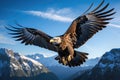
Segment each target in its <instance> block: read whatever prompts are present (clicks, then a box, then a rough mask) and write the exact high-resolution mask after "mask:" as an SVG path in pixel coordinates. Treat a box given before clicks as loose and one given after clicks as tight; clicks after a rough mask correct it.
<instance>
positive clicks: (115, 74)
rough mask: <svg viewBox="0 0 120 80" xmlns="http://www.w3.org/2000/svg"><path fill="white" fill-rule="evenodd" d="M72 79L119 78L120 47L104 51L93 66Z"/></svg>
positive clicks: (103, 79) (96, 79)
mask: <svg viewBox="0 0 120 80" xmlns="http://www.w3.org/2000/svg"><path fill="white" fill-rule="evenodd" d="M79 73H81V72H79ZM76 75H78V73H76ZM74 80H120V49H112V50H111V51H109V52H106V53H105V54H104V55H103V56H102V58H101V59H100V61H99V62H98V63H97V64H96V65H95V67H93V68H92V69H91V70H88V71H86V72H84V73H83V74H80V75H79V76H78V77H76V78H75V79H74Z"/></svg>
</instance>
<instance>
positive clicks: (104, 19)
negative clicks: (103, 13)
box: [101, 18, 113, 21]
mask: <svg viewBox="0 0 120 80" xmlns="http://www.w3.org/2000/svg"><path fill="white" fill-rule="evenodd" d="M111 19H113V18H102V19H101V20H103V21H106V20H111Z"/></svg>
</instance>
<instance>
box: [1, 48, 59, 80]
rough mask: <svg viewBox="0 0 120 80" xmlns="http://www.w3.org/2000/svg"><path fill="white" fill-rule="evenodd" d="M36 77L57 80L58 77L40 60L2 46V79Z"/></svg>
mask: <svg viewBox="0 0 120 80" xmlns="http://www.w3.org/2000/svg"><path fill="white" fill-rule="evenodd" d="M18 77H19V78H18ZM35 79H36V80H43V79H45V80H46V79H47V80H56V79H58V78H57V77H56V75H54V74H53V73H51V72H50V71H49V70H48V69H47V68H46V67H44V66H43V65H42V64H41V63H40V62H38V61H35V60H33V59H31V58H28V57H25V56H23V55H19V53H16V52H13V51H12V50H10V49H5V48H0V80H35Z"/></svg>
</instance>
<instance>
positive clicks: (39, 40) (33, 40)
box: [6, 24, 57, 51]
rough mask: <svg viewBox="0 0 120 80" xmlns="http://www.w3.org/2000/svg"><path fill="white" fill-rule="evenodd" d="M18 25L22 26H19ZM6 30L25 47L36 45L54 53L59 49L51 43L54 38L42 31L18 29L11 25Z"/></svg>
mask: <svg viewBox="0 0 120 80" xmlns="http://www.w3.org/2000/svg"><path fill="white" fill-rule="evenodd" d="M17 25H18V26H21V25H19V24H17ZM6 28H7V29H8V30H10V31H11V33H9V34H11V35H13V38H16V41H21V43H24V44H25V45H36V46H39V47H42V48H46V49H49V50H52V51H57V47H56V46H54V45H52V44H50V43H49V41H50V39H51V38H52V37H51V36H49V35H47V34H45V33H44V32H42V31H40V30H37V29H33V28H25V27H19V28H18V27H14V26H11V25H9V27H6Z"/></svg>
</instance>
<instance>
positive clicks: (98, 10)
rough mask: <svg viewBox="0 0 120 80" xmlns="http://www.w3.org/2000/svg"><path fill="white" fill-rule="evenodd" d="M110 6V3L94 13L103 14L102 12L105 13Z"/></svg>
mask: <svg viewBox="0 0 120 80" xmlns="http://www.w3.org/2000/svg"><path fill="white" fill-rule="evenodd" d="M108 6H109V3H108V4H107V5H106V6H105V7H103V8H102V9H100V10H98V11H96V12H94V13H99V12H102V11H104V10H105V9H106V8H107V7H108Z"/></svg>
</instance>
